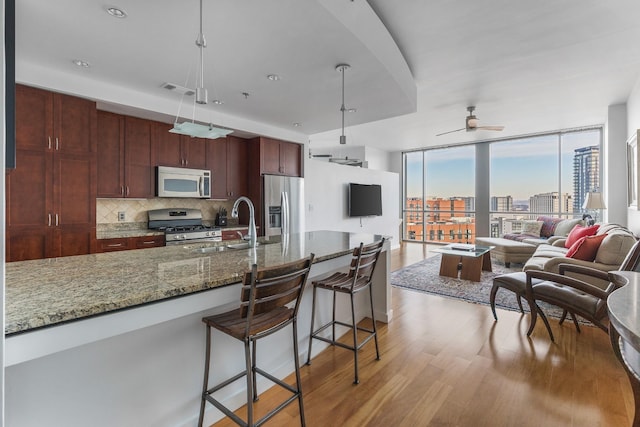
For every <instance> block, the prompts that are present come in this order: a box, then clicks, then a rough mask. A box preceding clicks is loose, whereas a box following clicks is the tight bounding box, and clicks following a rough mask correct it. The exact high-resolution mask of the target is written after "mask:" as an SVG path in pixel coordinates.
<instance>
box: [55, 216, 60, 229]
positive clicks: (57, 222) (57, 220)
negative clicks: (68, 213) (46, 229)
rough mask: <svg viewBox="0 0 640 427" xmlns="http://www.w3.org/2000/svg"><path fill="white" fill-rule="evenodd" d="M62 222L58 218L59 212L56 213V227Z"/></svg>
mask: <svg viewBox="0 0 640 427" xmlns="http://www.w3.org/2000/svg"><path fill="white" fill-rule="evenodd" d="M59 223H60V221H59V218H58V214H56V227H57V226H58V224H59Z"/></svg>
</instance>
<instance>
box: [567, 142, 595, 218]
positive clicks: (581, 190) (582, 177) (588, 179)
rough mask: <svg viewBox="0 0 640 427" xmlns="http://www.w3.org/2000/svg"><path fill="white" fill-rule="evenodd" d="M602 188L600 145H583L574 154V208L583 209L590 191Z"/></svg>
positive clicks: (575, 210) (577, 210) (575, 209)
mask: <svg viewBox="0 0 640 427" xmlns="http://www.w3.org/2000/svg"><path fill="white" fill-rule="evenodd" d="M599 190H600V147H598V146H593V147H582V148H577V149H576V150H574V156H573V210H574V212H580V211H582V204H583V203H584V199H585V197H586V195H587V193H588V192H589V191H599Z"/></svg>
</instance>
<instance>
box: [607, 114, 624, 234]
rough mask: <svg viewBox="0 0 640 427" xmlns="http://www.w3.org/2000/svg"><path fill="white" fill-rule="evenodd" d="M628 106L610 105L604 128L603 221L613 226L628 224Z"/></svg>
mask: <svg viewBox="0 0 640 427" xmlns="http://www.w3.org/2000/svg"><path fill="white" fill-rule="evenodd" d="M626 140H627V106H626V104H616V105H610V106H609V109H608V112H607V123H606V125H605V128H604V149H603V150H602V151H603V157H602V168H603V169H602V176H603V182H602V188H603V190H604V197H605V204H606V205H607V209H605V210H604V220H605V221H607V222H613V223H616V224H623V225H624V224H627V206H628V203H627V191H626V188H627V186H626V182H627V170H626V168H624V167H620V166H621V165H626V157H627V146H626Z"/></svg>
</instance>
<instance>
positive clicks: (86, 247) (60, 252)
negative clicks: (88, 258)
mask: <svg viewBox="0 0 640 427" xmlns="http://www.w3.org/2000/svg"><path fill="white" fill-rule="evenodd" d="M95 235H96V229H95V228H86V227H76V226H66V227H60V228H58V229H56V230H54V231H53V244H54V253H55V254H56V255H55V256H73V255H86V254H90V253H92V252H95V243H94V242H95Z"/></svg>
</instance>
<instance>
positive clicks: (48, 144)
mask: <svg viewBox="0 0 640 427" xmlns="http://www.w3.org/2000/svg"><path fill="white" fill-rule="evenodd" d="M47 139H48V140H49V141H48V143H47V150H51V137H48V138H47Z"/></svg>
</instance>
